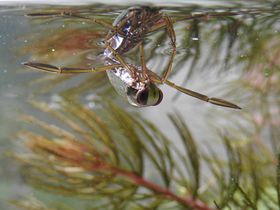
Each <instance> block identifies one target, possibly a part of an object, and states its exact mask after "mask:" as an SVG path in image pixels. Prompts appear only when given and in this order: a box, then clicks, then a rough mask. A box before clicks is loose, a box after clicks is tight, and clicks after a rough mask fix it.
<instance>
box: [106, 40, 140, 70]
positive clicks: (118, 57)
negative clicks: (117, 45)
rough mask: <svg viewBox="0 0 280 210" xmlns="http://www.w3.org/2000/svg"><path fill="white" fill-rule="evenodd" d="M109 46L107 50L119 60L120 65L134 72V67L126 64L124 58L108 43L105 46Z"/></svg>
mask: <svg viewBox="0 0 280 210" xmlns="http://www.w3.org/2000/svg"><path fill="white" fill-rule="evenodd" d="M106 47H108V48H109V50H110V51H111V52H112V54H113V55H114V57H115V58H116V59H117V60H118V61H119V62H120V64H121V66H123V67H124V68H126V69H127V70H129V71H130V72H132V73H135V69H134V68H132V67H131V66H130V65H128V64H127V63H126V62H125V60H124V59H123V58H122V56H121V55H120V54H119V53H118V52H117V51H116V50H115V49H114V48H112V47H111V46H110V45H109V44H107V46H106Z"/></svg>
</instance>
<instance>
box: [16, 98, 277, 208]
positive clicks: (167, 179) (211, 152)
mask: <svg viewBox="0 0 280 210" xmlns="http://www.w3.org/2000/svg"><path fill="white" fill-rule="evenodd" d="M96 104H99V105H100V106H97V108H96V109H94V110H92V109H89V108H88V107H86V106H84V105H81V104H79V103H77V102H74V101H73V100H70V101H69V100H66V99H64V100H62V101H61V102H60V110H54V109H51V108H50V107H49V106H48V105H47V104H45V103H39V102H34V103H33V105H34V106H35V107H37V108H39V109H40V110H41V111H43V112H44V113H45V114H47V115H48V116H49V117H54V118H55V119H56V121H55V124H50V123H49V122H47V121H42V120H40V119H38V118H36V117H33V116H30V115H26V116H23V118H22V119H23V120H24V121H26V122H29V123H31V125H32V127H33V126H36V128H37V129H36V132H35V131H33V130H32V129H31V130H30V129H29V130H23V131H20V132H19V133H18V137H19V138H20V139H23V140H24V145H25V146H26V147H27V148H28V151H27V152H25V153H21V154H15V157H16V158H17V159H18V160H19V161H20V162H21V164H22V170H21V171H22V176H23V177H24V178H25V180H26V182H27V183H29V184H30V185H31V186H33V187H34V189H37V190H39V191H46V192H49V193H50V194H52V195H53V196H54V197H53V198H52V200H55V199H56V197H55V195H60V196H61V195H63V197H64V199H65V200H67V199H70V200H74V201H75V202H76V203H79V202H80V203H81V207H80V209H81V208H82V206H83V208H84V209H188V208H192V209H200V210H206V209H208V210H210V209H227V208H228V209H258V208H261V206H265V207H269V208H270V209H273V208H276V207H277V206H278V205H279V204H278V198H277V192H279V191H278V186H279V182H278V181H277V177H278V175H277V174H279V169H278V171H276V170H275V168H276V167H275V165H276V164H277V162H278V160H277V158H276V157H275V156H270V155H268V154H267V153H266V151H263V150H262V148H261V147H258V146H256V145H254V142H250V141H245V142H244V143H242V144H241V143H240V141H238V139H230V138H229V137H228V136H226V135H223V134H221V135H220V137H221V139H222V140H223V145H224V147H225V152H226V156H227V158H223V157H222V156H223V155H221V154H219V153H220V152H219V151H216V149H215V148H214V147H212V146H207V151H206V152H203V151H202V150H201V147H200V146H198V143H197V140H196V139H195V138H194V137H193V136H192V134H191V132H190V130H189V129H188V127H187V125H186V124H185V122H184V120H183V119H182V118H181V117H180V115H179V114H178V113H177V114H170V116H169V118H170V120H171V122H172V124H173V126H174V128H175V129H176V130H177V132H178V134H179V136H180V137H179V142H176V141H177V140H176V139H175V138H174V139H169V138H167V137H166V135H165V134H163V133H162V132H161V131H160V130H159V128H157V126H156V125H154V124H153V123H151V122H148V121H147V120H145V119H143V118H141V117H140V116H139V115H138V114H135V113H129V112H127V111H124V110H122V109H121V108H120V107H118V106H116V105H114V104H113V103H110V102H106V103H104V102H98V101H97V102H96ZM101 105H102V106H101ZM207 168H208V169H207ZM39 197H40V196H39ZM34 199H35V198H34ZM36 199H39V198H36ZM41 199H42V201H44V198H41ZM58 200H59V199H58ZM268 200H269V201H270V202H269V203H267V201H268ZM42 201H40V202H39V201H38V202H39V203H41V202H42ZM57 202H58V201H57ZM63 202H65V201H63ZM33 203H37V202H35V201H33V202H31V201H24V200H23V201H17V202H16V204H17V205H18V206H22V207H23V208H26V205H27V204H28V205H31V206H32V205H33ZM53 203H54V202H53V201H52V205H50V204H49V203H46V204H42V205H46V206H48V205H50V207H49V208H50V209H60V208H59V207H58V204H56V205H54V204H53ZM58 203H59V202H58ZM66 203H67V202H66ZM84 203H86V205H85V204H84ZM28 205H27V206H28ZM34 206H35V207H34V208H33V209H40V208H36V205H35V204H34ZM89 206H90V208H89ZM45 208H46V209H47V207H45ZM68 208H69V209H75V208H71V205H70V206H68V207H67V208H66V209H68ZM30 209H32V208H30Z"/></svg>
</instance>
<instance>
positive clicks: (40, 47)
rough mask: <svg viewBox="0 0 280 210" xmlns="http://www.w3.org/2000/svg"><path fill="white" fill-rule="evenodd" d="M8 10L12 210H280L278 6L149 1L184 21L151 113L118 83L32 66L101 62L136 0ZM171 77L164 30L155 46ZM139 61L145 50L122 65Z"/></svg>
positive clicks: (1, 6) (8, 202)
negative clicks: (112, 30) (31, 64)
mask: <svg viewBox="0 0 280 210" xmlns="http://www.w3.org/2000/svg"><path fill="white" fill-rule="evenodd" d="M102 3H103V2H93V1H81V2H80V1H79V2H77V1H75V2H72V1H60V2H58V3H57V2H52V1H48V2H43V1H42V2H41V1H35V2H34V1H33V2H29V1H22V2H19V1H16V2H15V1H5V2H4V1H3V2H0V28H1V29H0V58H1V59H0V98H1V99H0V123H1V124H0V125H1V126H0V165H1V167H0V209H5V210H6V209H7V210H10V209H67V210H68V209H78V208H79V209H190V206H191V207H193V208H194V209H279V206H280V204H279V203H280V187H279V186H280V185H279V183H280V178H279V174H280V169H279V159H280V158H279V157H280V156H279V138H280V131H279V127H280V86H279V78H280V71H279V61H278V60H279V59H278V57H279V55H280V45H279V44H280V36H279V32H280V31H279V30H280V24H279V14H280V13H279V9H280V5H279V1H249V2H246V3H244V2H243V1H201V2H200V3H199V4H197V2H196V1H172V2H170V1H153V2H151V1H149V2H148V3H147V2H144V1H138V2H137V3H136V4H137V5H148V6H154V7H160V8H161V12H162V13H163V14H167V15H168V16H169V17H170V18H171V19H172V20H174V21H175V20H177V19H178V20H179V19H181V18H184V17H188V18H186V20H183V21H178V22H175V23H174V30H175V33H176V39H177V40H176V45H177V53H176V56H175V59H174V63H173V68H172V69H173V70H172V75H171V76H170V78H169V79H170V80H171V81H172V82H174V83H176V84H178V85H181V86H183V87H185V88H189V89H191V90H194V91H197V92H200V93H203V94H205V95H208V96H211V97H217V98H222V99H225V100H228V101H231V102H233V103H235V104H237V105H238V106H240V107H241V108H242V109H241V110H234V109H229V108H225V107H219V106H214V105H212V104H209V103H206V102H203V101H200V100H197V99H195V98H192V97H189V96H187V95H184V94H182V93H179V92H178V91H176V90H175V89H172V88H170V87H167V86H165V85H162V86H160V88H161V90H162V92H163V95H164V98H163V101H162V102H161V104H159V105H157V106H153V107H144V108H137V107H133V106H131V105H129V104H128V103H127V101H125V100H124V99H123V98H122V97H121V96H119V95H118V94H117V93H116V92H115V90H114V89H113V88H112V86H111V84H110V82H109V80H108V78H107V76H106V73H104V72H101V73H87V74H79V75H78V74H77V75H58V74H51V73H48V72H42V71H36V70H34V69H29V68H27V67H25V66H23V65H22V63H23V62H26V61H37V62H42V63H48V64H52V65H57V66H68V67H92V66H103V60H102V56H100V55H101V54H102V53H103V50H104V39H105V37H106V35H107V33H108V29H106V28H104V27H102V26H99V25H97V24H92V23H90V22H89V21H85V20H81V19H78V18H71V17H67V18H64V17H30V16H27V14H30V13H40V12H41V13H51V12H57V11H64V10H67V11H68V10H70V11H72V12H75V13H77V14H81V15H85V16H89V17H94V18H97V19H100V20H103V21H106V22H108V23H112V22H113V21H114V20H115V19H116V18H117V17H118V15H119V14H120V13H121V12H122V11H124V10H126V9H128V8H129V7H130V6H133V5H132V4H131V3H128V2H127V1H108V2H106V4H102ZM144 43H145V57H146V60H147V66H148V67H149V68H150V69H151V70H152V71H153V72H155V73H157V74H159V75H160V74H161V73H162V72H163V71H164V69H165V68H166V65H167V63H168V59H169V57H170V54H171V50H172V49H171V45H170V41H169V39H168V36H167V33H166V30H165V29H164V28H163V29H160V30H158V31H156V32H154V33H151V34H147V36H146V37H145V39H144ZM124 58H125V59H126V60H127V62H129V63H135V64H138V65H139V64H140V58H139V51H138V50H137V49H133V50H132V51H131V52H129V53H127V54H125V55H124Z"/></svg>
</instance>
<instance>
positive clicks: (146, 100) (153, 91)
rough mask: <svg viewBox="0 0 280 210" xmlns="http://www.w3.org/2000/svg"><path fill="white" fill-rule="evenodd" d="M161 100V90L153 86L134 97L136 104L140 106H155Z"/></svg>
mask: <svg viewBox="0 0 280 210" xmlns="http://www.w3.org/2000/svg"><path fill="white" fill-rule="evenodd" d="M162 98H163V94H162V92H161V90H160V89H159V88H158V87H157V86H155V85H154V84H150V86H149V87H147V88H145V89H143V90H141V91H139V92H138V93H137V95H136V102H137V103H138V104H140V105H142V106H156V105H158V104H159V103H160V102H161V101H162Z"/></svg>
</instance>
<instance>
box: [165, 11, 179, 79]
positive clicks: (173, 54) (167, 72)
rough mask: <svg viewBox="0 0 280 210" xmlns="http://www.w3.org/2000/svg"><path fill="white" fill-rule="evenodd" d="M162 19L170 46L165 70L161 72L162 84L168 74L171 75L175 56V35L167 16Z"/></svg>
mask: <svg viewBox="0 0 280 210" xmlns="http://www.w3.org/2000/svg"><path fill="white" fill-rule="evenodd" d="M163 18H164V21H165V23H166V29H167V33H168V36H169V38H170V41H171V45H172V53H171V57H170V59H169V62H168V65H167V68H166V70H165V71H164V72H163V76H162V82H163V83H164V82H165V81H166V80H167V78H168V76H169V74H170V73H171V70H172V64H173V60H174V57H175V55H176V35H175V31H174V28H173V25H172V21H171V19H170V18H169V17H168V16H164V17H163Z"/></svg>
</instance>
